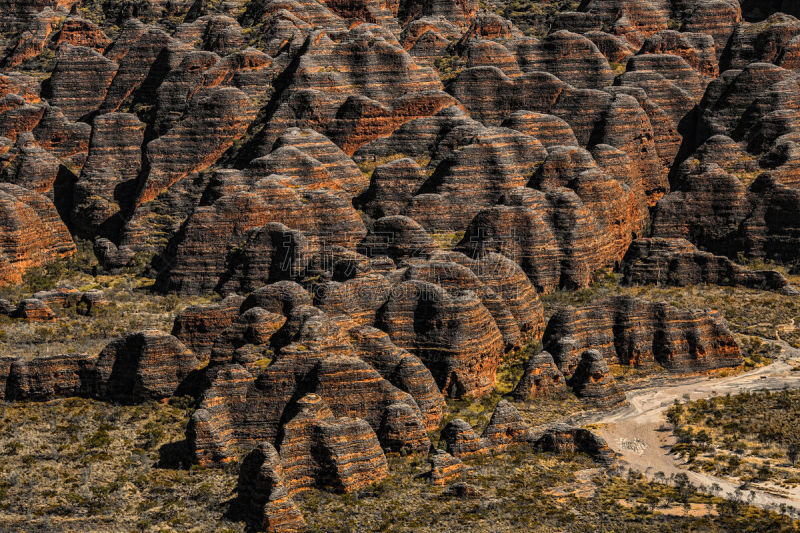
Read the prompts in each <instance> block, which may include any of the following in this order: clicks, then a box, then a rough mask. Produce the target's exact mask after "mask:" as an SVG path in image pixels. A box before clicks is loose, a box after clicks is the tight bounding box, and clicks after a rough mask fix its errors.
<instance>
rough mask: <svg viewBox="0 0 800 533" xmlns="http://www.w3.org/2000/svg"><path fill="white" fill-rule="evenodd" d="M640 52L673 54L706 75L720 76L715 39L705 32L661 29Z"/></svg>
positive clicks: (648, 40)
mask: <svg viewBox="0 0 800 533" xmlns="http://www.w3.org/2000/svg"><path fill="white" fill-rule="evenodd" d="M639 53H640V54H673V55H676V56H679V57H682V58H683V59H684V60H685V61H686V62H687V63H689V65H691V66H692V68H694V69H695V70H696V71H698V72H699V73H700V74H702V75H704V76H709V77H712V78H716V77H717V76H719V64H718V62H717V55H716V49H715V46H714V39H713V37H711V36H710V35H707V34H704V33H689V32H677V31H674V30H667V31H661V32H659V33H657V34H655V35H652V36H651V37H650V38H648V39H647V41H646V42H645V43H644V45H643V46H642V48H641V49H640V50H639Z"/></svg>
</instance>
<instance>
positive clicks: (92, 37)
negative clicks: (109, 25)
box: [54, 14, 111, 53]
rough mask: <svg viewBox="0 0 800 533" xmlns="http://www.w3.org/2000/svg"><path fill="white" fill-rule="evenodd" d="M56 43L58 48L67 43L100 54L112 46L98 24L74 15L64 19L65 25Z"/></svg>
mask: <svg viewBox="0 0 800 533" xmlns="http://www.w3.org/2000/svg"><path fill="white" fill-rule="evenodd" d="M54 41H55V43H54V44H55V45H56V46H57V45H60V44H61V43H65V42H66V43H69V44H71V45H73V46H85V47H87V48H94V49H95V50H97V51H98V52H100V53H102V52H103V51H105V49H106V48H107V47H108V45H110V44H111V39H109V38H108V36H106V34H105V33H103V30H102V29H100V27H99V26H98V25H97V24H95V23H93V22H91V21H89V20H86V19H84V18H81V17H79V16H77V15H74V14H70V15H69V16H68V17H67V18H66V19H64V24H63V25H62V26H61V29H60V30H59V31H58V34H57V35H56V36H55V38H54Z"/></svg>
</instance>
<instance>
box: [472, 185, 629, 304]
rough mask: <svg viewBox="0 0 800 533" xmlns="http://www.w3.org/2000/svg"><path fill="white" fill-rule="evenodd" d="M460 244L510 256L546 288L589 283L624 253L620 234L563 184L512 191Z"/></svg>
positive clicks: (474, 223) (487, 211)
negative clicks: (612, 231)
mask: <svg viewBox="0 0 800 533" xmlns="http://www.w3.org/2000/svg"><path fill="white" fill-rule="evenodd" d="M606 179H607V178H606ZM631 238H632V237H631V236H630V235H629V236H627V237H626V239H631ZM456 249H457V250H458V251H460V252H462V253H464V254H466V255H468V256H470V257H480V256H481V255H482V254H483V253H486V252H496V253H499V254H502V255H505V256H506V257H508V258H509V259H511V260H512V261H514V262H515V263H517V264H518V265H519V266H520V267H521V268H522V270H523V271H524V272H525V274H526V275H527V276H528V278H529V279H530V280H531V283H532V284H533V285H534V286H535V287H536V289H537V290H539V291H540V292H546V291H552V290H554V289H556V288H558V287H569V288H576V287H585V286H587V285H588V284H589V283H590V280H591V276H592V273H593V272H594V271H596V270H597V269H598V268H602V267H603V266H604V265H613V264H614V262H615V261H617V260H618V258H619V257H620V256H621V246H620V243H619V242H616V241H615V239H614V235H613V234H612V233H610V232H609V231H607V230H604V229H603V225H602V224H600V223H599V221H598V217H597V216H595V215H594V213H593V212H592V211H591V209H590V208H589V207H588V206H587V205H585V204H584V203H583V202H582V201H581V199H580V197H579V196H578V195H577V194H576V193H575V192H573V191H571V190H569V189H566V188H561V187H554V188H549V187H548V188H547V190H546V192H542V191H538V190H535V189H531V188H518V189H516V190H514V191H512V193H511V194H510V195H509V196H508V197H507V198H506V201H505V203H504V204H502V205H498V206H495V207H491V208H487V209H484V210H483V211H481V212H479V213H478V214H477V215H476V216H475V218H473V220H472V221H471V222H470V224H469V226H468V228H467V231H466V233H465V235H464V238H463V239H462V240H461V242H460V243H459V244H458V246H457V248H456Z"/></svg>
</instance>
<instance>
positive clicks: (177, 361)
mask: <svg viewBox="0 0 800 533" xmlns="http://www.w3.org/2000/svg"><path fill="white" fill-rule="evenodd" d="M199 366H200V363H199V361H198V360H197V358H196V357H195V356H194V354H193V353H192V352H191V351H189V349H188V348H186V346H184V345H183V343H181V342H180V341H179V340H178V339H176V338H175V337H173V336H172V335H169V334H167V333H163V332H161V331H158V330H145V331H142V332H139V333H133V334H131V335H128V336H127V337H123V338H121V339H118V340H116V341H114V342H112V343H111V344H109V345H108V346H106V347H105V348H104V349H103V351H102V352H100V355H99V356H98V359H97V365H96V369H95V372H96V379H97V382H96V385H95V392H96V394H97V396H98V397H99V398H103V399H108V400H114V401H119V402H126V403H131V402H140V401H144V400H159V399H162V398H170V397H171V396H173V395H174V394H176V393H178V392H179V391H180V390H181V385H184V387H185V386H186V385H185V383H184V382H185V381H186V379H187V378H188V377H189V375H190V374H191V373H192V372H193V371H195V370H197V369H198V367H199Z"/></svg>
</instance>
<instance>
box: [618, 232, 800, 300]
mask: <svg viewBox="0 0 800 533" xmlns="http://www.w3.org/2000/svg"><path fill="white" fill-rule="evenodd" d="M620 268H621V271H622V275H623V280H624V281H625V283H629V284H634V285H645V284H655V285H676V286H679V287H685V286H687V285H695V284H700V283H710V284H714V285H730V286H739V287H749V288H753V289H765V290H771V291H777V292H782V293H785V294H794V293H795V291H796V289H795V288H793V287H792V286H791V285H789V282H788V280H787V279H786V278H785V277H784V276H783V274H781V273H780V272H778V271H775V270H755V271H754V270H750V269H748V268H745V267H743V266H741V265H737V264H736V263H734V262H733V261H731V260H730V259H728V258H727V257H724V256H719V255H714V254H711V253H708V252H703V251H701V250H698V249H697V247H696V246H694V245H693V244H692V243H690V242H689V241H686V240H684V239H663V238H649V239H637V240H635V241H633V243H631V246H630V248H628V252H627V253H626V254H625V258H624V260H623V262H622V265H621V267H620Z"/></svg>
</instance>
